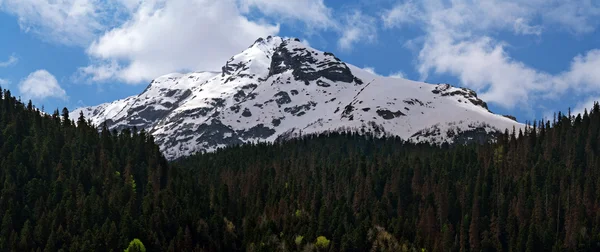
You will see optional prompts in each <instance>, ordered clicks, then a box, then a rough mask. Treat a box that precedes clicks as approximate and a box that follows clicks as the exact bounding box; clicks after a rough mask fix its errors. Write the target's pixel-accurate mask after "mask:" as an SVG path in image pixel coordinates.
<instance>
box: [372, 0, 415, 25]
mask: <svg viewBox="0 0 600 252" xmlns="http://www.w3.org/2000/svg"><path fill="white" fill-rule="evenodd" d="M420 14H421V10H420V9H419V6H418V5H417V4H416V3H415V2H414V1H413V0H409V1H406V2H404V3H401V4H398V5H396V6H395V7H394V8H393V9H391V10H389V11H387V12H386V13H385V14H384V15H383V16H382V19H383V24H384V25H385V26H386V27H388V28H389V27H398V26H401V25H404V24H410V23H415V22H416V21H418V20H420V17H419V15H420Z"/></svg>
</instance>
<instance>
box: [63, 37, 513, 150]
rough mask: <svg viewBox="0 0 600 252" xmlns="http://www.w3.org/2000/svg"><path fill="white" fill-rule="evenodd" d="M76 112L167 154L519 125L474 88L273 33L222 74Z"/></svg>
mask: <svg viewBox="0 0 600 252" xmlns="http://www.w3.org/2000/svg"><path fill="white" fill-rule="evenodd" d="M80 112H83V113H84V114H85V116H86V117H88V118H90V119H91V120H92V122H94V123H95V124H96V125H102V124H103V123H106V124H107V126H108V127H109V129H117V130H120V129H123V128H131V127H133V126H137V127H138V128H140V129H142V128H143V129H146V131H148V132H149V133H150V134H152V135H153V136H154V137H155V139H156V142H157V144H158V145H159V146H160V148H161V150H162V151H163V153H164V154H165V156H166V157H167V158H168V159H170V160H174V159H177V158H180V157H185V156H188V155H191V154H194V153H196V152H202V151H208V152H210V151H214V150H215V149H217V148H220V147H221V148H222V147H225V146H230V145H236V144H242V143H249V142H256V141H261V142H274V141H278V140H282V139H289V138H291V137H295V136H298V135H303V134H318V133H323V132H328V131H345V130H348V129H351V130H353V131H356V132H364V133H367V134H372V135H379V136H384V135H385V136H399V137H402V138H403V139H410V140H412V141H414V142H431V143H437V144H441V143H460V144H462V143H466V142H486V141H488V140H490V139H492V140H493V139H494V136H495V135H496V134H497V133H501V132H503V131H504V129H506V128H508V129H512V128H513V127H516V128H517V129H519V128H522V127H524V125H523V124H520V123H518V122H516V121H515V120H511V119H509V118H507V117H503V116H501V115H496V114H493V113H492V112H490V111H489V110H488V107H487V104H486V103H485V102H484V101H483V100H481V99H480V98H478V97H477V94H476V93H475V92H474V91H472V90H469V89H466V88H457V87H453V86H451V85H448V84H439V85H433V84H427V83H423V82H416V81H410V80H406V79H401V78H389V77H384V76H379V75H376V74H373V73H370V72H367V71H365V70H363V69H361V68H358V67H356V66H353V65H351V64H348V63H346V62H343V61H342V60H341V59H339V58H338V57H336V56H335V55H333V54H332V53H328V52H322V51H319V50H316V49H313V48H311V47H309V46H306V45H304V44H303V43H301V42H300V40H297V39H289V38H281V37H267V38H264V39H263V38H260V39H258V40H257V41H256V42H255V43H254V44H252V45H251V46H250V47H249V48H247V49H245V50H244V51H243V52H241V53H239V54H237V55H234V56H233V57H231V58H230V59H229V60H228V61H227V62H225V63H224V65H223V67H222V68H221V72H194V73H188V74H168V75H164V76H161V77H158V78H156V79H154V80H153V81H152V82H151V83H150V85H149V86H148V88H146V90H144V92H142V93H141V94H139V95H134V96H131V97H128V98H125V99H122V100H118V101H114V102H111V103H105V104H100V105H98V106H93V107H84V108H79V109H77V110H76V111H74V112H73V113H72V116H74V117H75V116H78V115H79V113H80Z"/></svg>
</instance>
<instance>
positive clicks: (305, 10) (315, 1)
mask: <svg viewBox="0 0 600 252" xmlns="http://www.w3.org/2000/svg"><path fill="white" fill-rule="evenodd" d="M239 3H240V8H241V11H242V12H243V13H244V14H246V13H248V12H249V11H250V10H252V9H256V10H258V11H260V12H262V13H264V14H265V15H268V16H275V17H277V18H278V19H279V20H282V21H290V20H291V21H294V20H299V21H302V22H304V23H305V24H307V25H308V26H309V27H310V28H320V29H324V28H330V27H335V26H336V24H335V21H333V20H332V18H331V16H332V10H331V9H330V8H328V7H327V6H326V5H325V3H324V2H323V0H285V1H277V0H276V1H273V0H239ZM308 30H311V29H308Z"/></svg>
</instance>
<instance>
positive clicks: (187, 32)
mask: <svg viewBox="0 0 600 252" xmlns="http://www.w3.org/2000/svg"><path fill="white" fill-rule="evenodd" d="M199 13H202V14H201V15H199ZM278 32H279V26H278V25H271V24H265V23H260V22H254V21H250V20H248V19H247V18H246V17H244V16H242V15H241V13H240V11H239V9H238V7H237V5H236V4H235V2H234V1H233V0H219V1H212V0H194V1H188V0H171V1H165V2H155V1H148V2H143V3H142V4H141V5H140V6H139V7H138V9H137V10H136V12H135V14H134V15H133V16H132V18H131V19H130V20H129V21H127V22H126V23H124V24H123V25H121V26H119V27H116V28H114V29H112V30H110V31H108V32H106V33H105V34H104V35H103V36H101V37H100V38H99V39H97V40H95V41H94V42H93V43H92V44H91V46H89V48H88V50H87V51H88V54H89V55H90V56H91V57H92V58H93V59H94V60H95V61H96V64H92V65H90V66H88V67H84V68H82V69H80V72H81V73H84V74H89V75H90V76H91V79H92V80H95V81H101V80H107V79H113V78H116V79H119V80H122V81H125V82H128V83H139V82H141V81H148V80H150V79H152V78H154V77H156V76H159V75H162V74H166V73H170V72H176V71H187V70H219V69H220V67H221V66H222V64H223V63H224V61H225V60H227V58H228V57H230V56H231V55H233V54H235V53H238V52H239V50H241V49H243V48H245V47H247V46H248V45H250V44H252V42H254V40H256V39H257V38H258V37H264V36H267V35H271V34H277V33H278Z"/></svg>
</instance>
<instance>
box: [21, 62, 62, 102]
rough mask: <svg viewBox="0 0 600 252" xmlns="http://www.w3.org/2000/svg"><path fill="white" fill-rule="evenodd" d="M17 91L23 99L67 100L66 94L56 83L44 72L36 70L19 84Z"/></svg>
mask: <svg viewBox="0 0 600 252" xmlns="http://www.w3.org/2000/svg"><path fill="white" fill-rule="evenodd" d="M19 91H20V93H21V96H23V98H25V99H39V100H42V99H46V98H50V97H52V98H58V99H62V100H67V92H65V90H64V89H62V88H61V87H60V85H59V84H58V81H57V80H56V78H55V77H54V75H52V74H51V73H49V72H48V71H46V70H43V69H42V70H37V71H35V72H33V73H31V74H29V76H27V78H25V79H24V80H22V81H21V83H19Z"/></svg>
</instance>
